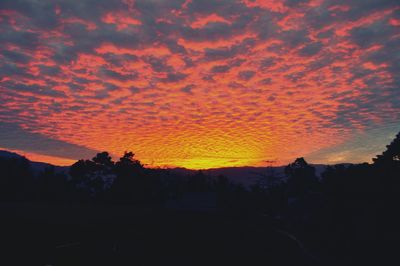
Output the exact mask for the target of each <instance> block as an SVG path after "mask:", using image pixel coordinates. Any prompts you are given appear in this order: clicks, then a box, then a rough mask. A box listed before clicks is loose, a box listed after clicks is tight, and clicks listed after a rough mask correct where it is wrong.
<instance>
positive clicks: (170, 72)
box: [0, 0, 400, 168]
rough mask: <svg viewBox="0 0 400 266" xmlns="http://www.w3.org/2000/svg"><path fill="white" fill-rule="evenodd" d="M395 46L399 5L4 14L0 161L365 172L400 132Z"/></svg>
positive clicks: (116, 6)
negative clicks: (101, 160)
mask: <svg viewBox="0 0 400 266" xmlns="http://www.w3.org/2000/svg"><path fill="white" fill-rule="evenodd" d="M399 47H400V3H399V1H398V0H348V1H337V0H264V1H261V0H242V1H239V0H237V1H236V0H221V1H211V0H168V1H167V0H136V1H132V0H125V1H124V0H122V1H116V0H107V1H106V0H82V1H66V0H65V1H50V0H43V1H35V0H2V1H1V2H0V129H1V130H2V133H1V134H0V136H1V139H0V148H3V149H9V150H16V151H22V152H24V153H25V154H27V155H28V157H29V158H31V159H35V158H36V159H40V158H45V159H46V160H47V161H49V162H53V163H58V164H69V163H71V162H72V160H74V159H80V158H82V157H87V156H88V155H89V154H92V153H93V154H94V153H95V152H97V151H102V150H107V151H109V152H110V153H111V154H113V155H120V154H121V153H123V152H124V151H125V150H132V151H134V152H135V153H136V154H137V156H138V158H139V159H141V160H142V161H143V162H144V163H146V164H148V165H152V166H182V167H188V168H210V167H221V166H242V165H255V166H257V165H264V164H265V162H264V161H265V160H271V159H276V160H278V163H279V164H283V163H287V162H289V161H291V160H293V159H294V158H296V157H298V156H305V157H306V159H310V160H311V161H312V162H315V163H338V162H360V161H368V160H369V159H370V158H371V157H372V156H374V155H375V154H377V153H379V152H380V151H381V150H383V148H384V144H385V143H387V142H388V140H390V139H391V138H393V136H394V135H395V133H397V132H398V131H399V130H400V123H399V122H400V74H399V73H400V49H399ZM377 130H378V131H377ZM4 132H8V133H7V134H6V133H4ZM24 136H25V137H26V138H28V139H29V140H30V141H31V142H34V144H32V143H31V144H30V145H26V143H25V144H23V143H24V142H23V141H21V139H22V138H24ZM355 139H358V140H360V139H362V140H365V143H366V144H365V145H366V146H368V147H366V148H365V150H360V143H359V141H355ZM370 142H371V143H372V142H374V145H373V146H371V145H372V144H371V145H369V143H370ZM365 145H364V146H365ZM41 156H42V157H41ZM43 156H45V157H43Z"/></svg>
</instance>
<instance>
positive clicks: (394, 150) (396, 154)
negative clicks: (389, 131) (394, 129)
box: [373, 132, 400, 164]
mask: <svg viewBox="0 0 400 266" xmlns="http://www.w3.org/2000/svg"><path fill="white" fill-rule="evenodd" d="M373 161H374V163H375V164H379V163H384V162H390V163H391V162H396V163H400V132H399V133H398V134H397V135H396V137H395V139H394V140H393V141H392V142H391V143H390V144H389V145H387V146H386V150H385V151H384V152H383V153H382V154H381V155H377V156H376V158H374V159H373Z"/></svg>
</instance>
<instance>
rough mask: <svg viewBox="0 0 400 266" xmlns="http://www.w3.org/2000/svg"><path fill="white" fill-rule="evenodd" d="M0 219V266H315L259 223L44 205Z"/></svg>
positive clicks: (17, 207) (13, 207) (6, 207)
mask: <svg viewBox="0 0 400 266" xmlns="http://www.w3.org/2000/svg"><path fill="white" fill-rule="evenodd" d="M1 213H2V214H3V215H2V216H3V218H2V224H3V225H2V227H1V228H2V232H3V233H2V240H1V242H2V245H4V247H2V251H6V252H5V254H4V255H5V256H2V258H1V260H2V261H3V263H4V264H3V263H1V264H2V265H268V264H269V265H313V261H312V259H311V256H309V255H307V254H305V253H304V250H303V249H302V248H301V246H299V243H297V242H296V241H295V240H293V239H291V237H290V236H287V235H285V233H283V232H279V231H278V230H275V229H273V226H271V225H270V224H269V223H268V221H267V220H265V219H262V218H260V217H259V218H254V217H248V218H245V217H241V218H238V217H234V216H228V215H221V214H216V213H188V212H179V213H178V212H167V211H160V210H158V211H151V210H150V209H146V208H142V209H139V208H134V207H129V206H126V207H124V206H122V207H121V206H119V207H116V206H103V207H100V206H59V205H43V204H2V205H1ZM271 263H272V264H271Z"/></svg>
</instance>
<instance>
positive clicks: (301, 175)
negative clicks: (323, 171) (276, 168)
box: [285, 158, 318, 197]
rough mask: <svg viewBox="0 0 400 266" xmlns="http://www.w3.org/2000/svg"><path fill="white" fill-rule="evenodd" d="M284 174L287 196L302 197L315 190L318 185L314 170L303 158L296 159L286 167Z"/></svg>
mask: <svg viewBox="0 0 400 266" xmlns="http://www.w3.org/2000/svg"><path fill="white" fill-rule="evenodd" d="M285 174H286V176H287V177H288V180H287V184H288V196H294V197H299V196H303V195H304V194H306V193H308V192H311V191H312V190H313V189H315V188H316V186H317V184H318V179H317V177H316V175H315V168H314V167H313V166H311V165H309V164H308V163H307V162H306V160H304V158H297V159H296V160H295V161H294V162H293V163H291V164H289V165H288V166H286V167H285Z"/></svg>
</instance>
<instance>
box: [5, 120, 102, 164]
mask: <svg viewBox="0 0 400 266" xmlns="http://www.w3.org/2000/svg"><path fill="white" fill-rule="evenodd" d="M0 147H3V148H6V149H10V150H23V151H27V152H34V153H38V154H42V155H47V156H54V157H62V158H67V159H79V158H91V157H93V156H94V155H95V154H96V153H98V151H97V150H92V149H88V148H86V147H84V146H80V145H75V144H72V143H68V142H64V141H61V140H56V139H52V138H48V137H46V136H44V135H41V134H38V133H32V132H29V131H27V130H24V129H22V128H21V127H20V126H18V125H16V124H12V123H4V122H0Z"/></svg>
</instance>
